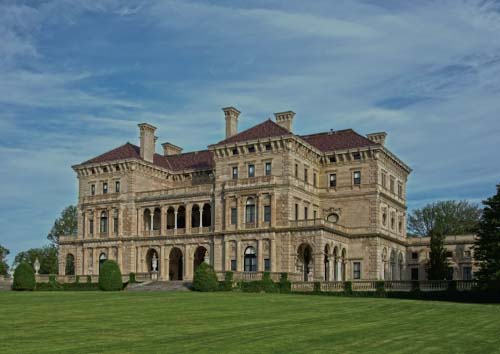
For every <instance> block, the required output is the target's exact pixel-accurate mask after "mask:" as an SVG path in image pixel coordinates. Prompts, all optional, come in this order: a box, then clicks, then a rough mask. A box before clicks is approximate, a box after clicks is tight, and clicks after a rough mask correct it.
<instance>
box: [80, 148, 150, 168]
mask: <svg viewBox="0 0 500 354" xmlns="http://www.w3.org/2000/svg"><path fill="white" fill-rule="evenodd" d="M140 150H141V149H140V148H139V147H138V146H136V145H134V144H131V143H126V144H125V145H122V146H120V147H117V148H116V149H113V150H110V151H108V152H105V153H104V154H102V155H99V156H97V157H94V158H93V159H90V160H87V161H85V162H82V163H81V164H82V165H88V164H94V163H101V162H109V161H115V160H125V159H135V158H137V159H140V158H141V153H140Z"/></svg>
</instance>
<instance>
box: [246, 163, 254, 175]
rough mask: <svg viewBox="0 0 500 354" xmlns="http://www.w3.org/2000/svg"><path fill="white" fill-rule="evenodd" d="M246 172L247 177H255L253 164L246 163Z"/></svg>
mask: <svg viewBox="0 0 500 354" xmlns="http://www.w3.org/2000/svg"><path fill="white" fill-rule="evenodd" d="M250 171H251V172H250ZM247 173H248V178H254V177H255V164H248V168H247Z"/></svg>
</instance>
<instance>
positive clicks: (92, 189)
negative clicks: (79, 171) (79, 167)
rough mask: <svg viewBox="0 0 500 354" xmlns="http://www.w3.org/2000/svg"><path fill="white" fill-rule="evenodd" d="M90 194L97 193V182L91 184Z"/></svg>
mask: <svg viewBox="0 0 500 354" xmlns="http://www.w3.org/2000/svg"><path fill="white" fill-rule="evenodd" d="M90 195H95V184H91V185H90Z"/></svg>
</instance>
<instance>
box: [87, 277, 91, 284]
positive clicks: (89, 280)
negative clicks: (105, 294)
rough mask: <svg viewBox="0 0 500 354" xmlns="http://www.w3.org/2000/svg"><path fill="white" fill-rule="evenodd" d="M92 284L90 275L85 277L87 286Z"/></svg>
mask: <svg viewBox="0 0 500 354" xmlns="http://www.w3.org/2000/svg"><path fill="white" fill-rule="evenodd" d="M90 283H92V277H91V276H90V275H87V284H90Z"/></svg>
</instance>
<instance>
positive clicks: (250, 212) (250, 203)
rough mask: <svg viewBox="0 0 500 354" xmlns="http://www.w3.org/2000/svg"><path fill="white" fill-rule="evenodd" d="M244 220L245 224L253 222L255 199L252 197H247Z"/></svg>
mask: <svg viewBox="0 0 500 354" xmlns="http://www.w3.org/2000/svg"><path fill="white" fill-rule="evenodd" d="M245 222H246V223H247V224H253V223H255V199H254V198H252V197H250V198H248V199H247V202H246V206H245Z"/></svg>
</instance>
